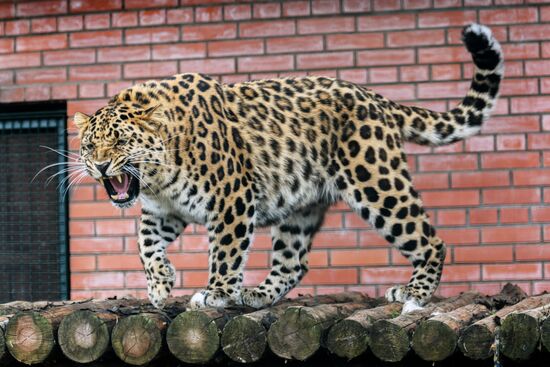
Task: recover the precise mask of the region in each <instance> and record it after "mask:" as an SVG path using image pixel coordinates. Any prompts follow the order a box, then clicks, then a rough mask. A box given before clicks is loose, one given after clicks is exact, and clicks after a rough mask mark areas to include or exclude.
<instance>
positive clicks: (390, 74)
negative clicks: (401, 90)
mask: <svg viewBox="0 0 550 367" xmlns="http://www.w3.org/2000/svg"><path fill="white" fill-rule="evenodd" d="M397 74H398V73H397V68H396V67H387V68H371V69H370V70H369V75H370V78H369V79H370V82H371V83H394V82H397V79H398V76H397Z"/></svg>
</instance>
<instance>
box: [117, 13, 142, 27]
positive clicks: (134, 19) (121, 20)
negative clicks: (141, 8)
mask: <svg viewBox="0 0 550 367" xmlns="http://www.w3.org/2000/svg"><path fill="white" fill-rule="evenodd" d="M111 19H112V26H113V27H116V28H119V27H135V26H136V25H137V24H138V14H137V12H135V11H131V12H130V11H127V12H116V13H111Z"/></svg>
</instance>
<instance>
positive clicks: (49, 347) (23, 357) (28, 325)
mask: <svg viewBox="0 0 550 367" xmlns="http://www.w3.org/2000/svg"><path fill="white" fill-rule="evenodd" d="M5 339H6V346H7V347H8V350H9V352H10V354H11V355H12V356H13V357H14V358H15V359H16V360H18V361H19V362H21V363H25V364H38V363H41V362H44V361H45V360H46V359H47V358H48V357H49V356H50V355H51V353H52V351H53V348H54V345H55V341H54V334H53V329H52V324H51V323H50V322H49V321H48V319H46V318H45V317H44V316H42V315H41V314H39V313H37V312H32V311H25V312H18V313H17V314H15V315H14V316H13V317H12V318H10V320H9V322H8V325H7V327H6V334H5Z"/></svg>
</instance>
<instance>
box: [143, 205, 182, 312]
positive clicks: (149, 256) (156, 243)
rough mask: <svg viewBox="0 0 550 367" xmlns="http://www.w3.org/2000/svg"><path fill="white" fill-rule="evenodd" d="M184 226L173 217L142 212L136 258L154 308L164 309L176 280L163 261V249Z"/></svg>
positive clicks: (164, 254) (164, 253)
mask: <svg viewBox="0 0 550 367" xmlns="http://www.w3.org/2000/svg"><path fill="white" fill-rule="evenodd" d="M186 225H187V224H186V223H185V222H183V221H182V220H181V219H178V218H176V217H174V216H158V215H155V214H153V213H149V212H147V211H146V210H143V211H142V214H141V221H140V225H139V235H138V245H139V256H140V258H141V263H142V264H143V268H144V269H145V275H146V277H147V290H148V295H149V300H150V301H151V303H152V304H153V306H155V307H157V308H162V307H163V306H164V303H165V302H166V299H167V298H168V295H169V294H170V291H171V290H172V287H173V286H174V282H175V278H176V271H175V269H174V267H173V266H172V264H170V261H168V259H167V257H166V247H167V246H168V245H169V244H170V243H171V242H172V241H174V240H175V239H176V238H177V237H178V235H179V234H180V233H181V232H182V231H183V230H184V229H185V226H186Z"/></svg>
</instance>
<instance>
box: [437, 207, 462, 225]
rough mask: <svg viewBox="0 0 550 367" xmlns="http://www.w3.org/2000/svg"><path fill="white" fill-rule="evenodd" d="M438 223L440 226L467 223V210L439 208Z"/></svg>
mask: <svg viewBox="0 0 550 367" xmlns="http://www.w3.org/2000/svg"><path fill="white" fill-rule="evenodd" d="M437 224H438V225H440V226H461V225H464V224H466V211H465V210H463V209H457V210H438V211H437Z"/></svg>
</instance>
